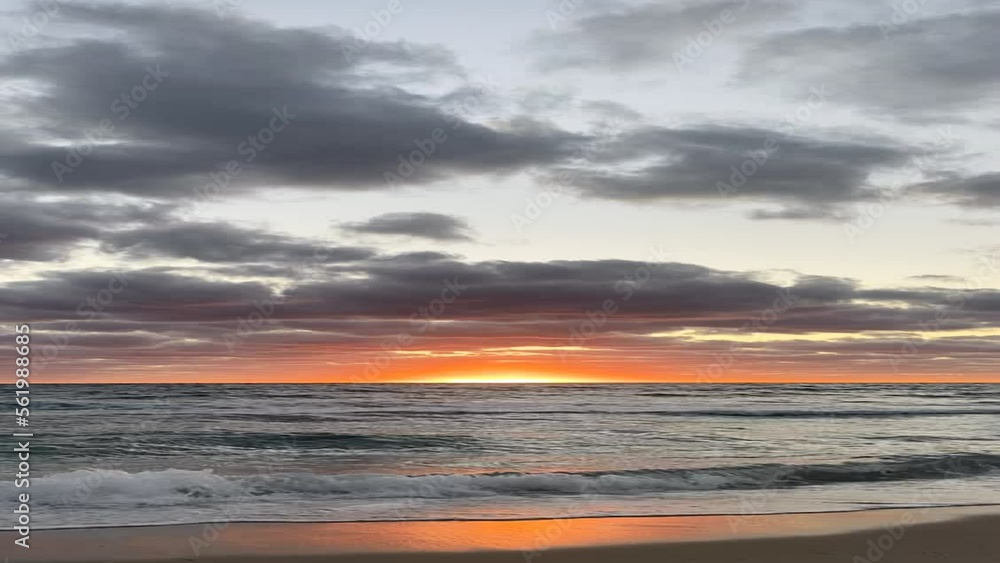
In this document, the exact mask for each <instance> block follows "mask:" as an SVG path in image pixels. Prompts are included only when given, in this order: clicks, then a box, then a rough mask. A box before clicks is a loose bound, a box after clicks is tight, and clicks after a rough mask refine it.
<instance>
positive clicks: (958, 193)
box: [909, 172, 1000, 208]
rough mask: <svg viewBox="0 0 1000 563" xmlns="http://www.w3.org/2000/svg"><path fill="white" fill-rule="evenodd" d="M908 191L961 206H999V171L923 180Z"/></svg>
mask: <svg viewBox="0 0 1000 563" xmlns="http://www.w3.org/2000/svg"><path fill="white" fill-rule="evenodd" d="M909 191H910V193H911V194H916V195H924V196H931V197H934V198H937V199H940V200H943V201H947V202H949V203H953V204H955V205H960V206H963V207H972V208H995V207H998V206H1000V172H989V173H986V174H978V175H975V176H964V177H954V178H947V179H942V180H934V181H931V182H924V183H921V184H917V185H915V186H912V187H911V188H910V189H909Z"/></svg>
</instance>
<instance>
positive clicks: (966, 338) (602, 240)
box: [0, 0, 1000, 383]
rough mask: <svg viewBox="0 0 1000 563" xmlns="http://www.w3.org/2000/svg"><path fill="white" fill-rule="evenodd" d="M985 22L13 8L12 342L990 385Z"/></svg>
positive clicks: (716, 8) (688, 11)
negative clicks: (24, 333) (21, 336)
mask: <svg viewBox="0 0 1000 563" xmlns="http://www.w3.org/2000/svg"><path fill="white" fill-rule="evenodd" d="M998 25H1000V2H998V1H984V0H978V1H973V0H967V1H956V2H948V3H934V2H926V1H924V2H921V1H919V0H908V1H906V2H898V1H897V2H873V1H864V2H862V1H860V0H846V1H841V2H821V1H803V2H792V1H786V0H770V1H764V0H735V1H731V0H725V1H714V0H707V1H706V0H700V1H692V2H639V1H627V0H621V1H615V0H586V1H584V0H563V1H561V2H547V1H544V0H542V1H529V0H513V1H511V2H506V3H493V4H488V3H487V4H482V3H472V2H459V1H457V0H425V1H423V2H420V3H417V2H412V1H408V0H373V1H357V2H351V3H328V2H318V1H308V0H284V1H283V2H280V3H279V2H270V1H265V0H212V1H209V0H205V1H198V2H178V1H168V2H128V3H113V4H112V3H87V2H78V1H76V0H50V1H49V2H47V3H46V2H39V3H22V4H18V3H5V4H4V5H3V7H2V10H0V36H2V41H0V102H2V103H0V114H2V119H0V324H2V325H3V327H4V328H3V331H4V332H3V334H4V338H8V339H10V341H13V338H14V337H13V334H14V330H13V327H14V326H15V325H19V324H28V325H30V327H31V331H32V334H33V335H34V337H33V341H32V345H33V349H32V370H33V371H32V376H33V377H34V378H35V379H36V380H37V381H41V382H168V383H184V382H263V381H269V382H319V381H331V382H354V383H389V382H467V381H475V382H478V381H485V382H522V381H523V382H597V381H613V382H630V381H684V382H701V383H722V382H735V381H740V382H743V381H747V382H795V381H800V382H869V381H871V382H874V381H882V382H893V381H899V382H904V381H905V382H912V381H928V382H933V381H941V382H950V381H971V382H985V381H992V382H1000V361H998V360H997V358H998V357H1000V354H998V352H1000V314H998V313H1000V261H998V251H1000V241H998V238H997V232H998V231H997V227H998V226H1000V214H998V213H997V211H998V209H997V208H998V203H1000V171H998V170H997V169H996V164H995V155H996V154H997V148H998V146H1000V114H998V113H997V111H996V107H998V106H997V101H1000V94H998V93H1000V89H998V86H1000V60H998V59H997V57H996V53H997V52H1000V36H998V35H997V34H996V33H995V30H996V28H997V26H998ZM0 355H5V356H4V357H9V358H10V359H13V357H14V356H13V353H12V352H11V351H10V350H8V349H7V348H6V347H4V348H3V351H2V352H0ZM8 375H9V377H8ZM8 375H0V378H6V379H5V380H10V379H13V374H8Z"/></svg>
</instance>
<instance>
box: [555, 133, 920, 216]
mask: <svg viewBox="0 0 1000 563" xmlns="http://www.w3.org/2000/svg"><path fill="white" fill-rule="evenodd" d="M918 154H920V150H918V149H916V148H912V147H906V146H904V145H900V144H898V143H895V142H892V141H889V140H885V139H876V138H853V139H822V138H810V137H805V136H793V135H790V134H785V133H783V132H782V131H781V130H780V129H779V130H765V129H756V128H743V127H718V126H706V127H700V128H686V129H667V128H659V127H647V128H645V129H642V130H638V131H632V132H629V133H627V134H624V135H622V136H621V137H620V138H619V139H617V140H615V141H614V142H611V143H609V144H608V146H607V148H606V149H605V150H604V151H602V152H598V153H597V154H596V156H595V158H594V159H592V162H590V163H587V164H586V165H585V166H583V167H578V168H572V167H566V168H564V169H562V170H559V171H556V172H555V173H554V174H555V175H558V174H567V175H569V177H570V178H571V179H572V184H573V185H574V186H575V187H576V188H577V189H578V190H579V192H580V193H581V195H583V196H584V197H593V198H600V199H611V200H623V201H632V202H648V201H669V200H675V201H679V200H708V201H722V200H723V199H736V200H742V201H749V202H758V203H768V202H777V203H780V204H783V205H786V206H788V208H787V209H780V210H777V211H774V210H771V211H758V212H756V214H755V216H756V217H757V218H761V219H774V218H786V219H788V218H791V219H814V218H832V217H835V216H836V211H835V209H834V207H835V206H837V205H839V204H844V203H852V202H858V201H866V200H869V199H874V198H875V196H876V194H875V191H874V190H873V189H872V187H871V186H869V185H868V177H869V175H870V174H872V173H873V172H875V171H877V170H880V169H889V168H894V167H899V166H902V165H903V164H905V163H906V162H908V161H909V160H910V159H912V158H913V157H915V156H917V155H918ZM632 162H638V163H639V164H638V165H632V164H631V163H632ZM595 163H596V166H595Z"/></svg>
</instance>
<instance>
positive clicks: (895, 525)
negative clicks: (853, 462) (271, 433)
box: [0, 505, 1000, 563]
mask: <svg viewBox="0 0 1000 563" xmlns="http://www.w3.org/2000/svg"><path fill="white" fill-rule="evenodd" d="M997 529H1000V507H998V506H997V505H987V506H978V507H969V506H962V507H915V508H884V509H883V508H877V509H872V510H862V511H844V512H819V513H816V512H810V513H785V514H763V515H697V516H641V517H625V516H623V517H611V518H607V517H598V518H594V517H578V518H561V519H545V520H537V519H536V520H477V521H469V520H466V521H443V520H430V521H396V522H352V523H346V522H345V523H227V522H219V523H209V524H182V525H167V526H141V527H118V528H74V529H55V530H32V534H31V549H19V548H16V547H12V548H11V549H12V550H15V549H16V551H11V550H5V551H9V553H10V556H11V557H10V561H11V563H18V562H21V561H26V562H52V563H56V562H65V563H91V562H95V563H96V562H98V561H102V562H103V561H109V560H113V561H116V562H145V563H148V562H152V561H161V562H181V561H195V560H197V561H206V562H207V563H215V562H217V563H229V562H235V561H245V560H247V559H253V560H258V561H262V562H263V561H272V560H273V561H286V560H295V561H298V562H299V563H318V562H320V561H329V560H333V559H336V560H338V561H345V560H349V561H359V562H360V561H365V562H370V563H377V562H399V563H429V562H431V561H432V559H431V558H433V561H440V560H441V558H445V559H448V560H449V561H465V560H469V561H473V560H474V561H481V560H484V559H489V560H491V561H497V562H500V561H510V562H516V561H520V562H522V563H538V562H541V563H548V562H550V561H551V562H552V563H562V562H563V561H566V562H570V561H584V562H587V561H607V560H611V559H629V560H637V561H639V562H644V561H646V560H647V559H648V560H649V561H653V559H658V560H660V561H662V560H663V559H664V558H668V559H673V558H676V559H679V560H685V558H688V559H690V560H692V561H695V560H697V561H700V560H702V558H704V560H705V561H726V560H734V559H737V558H741V559H740V560H741V561H761V562H763V561H768V562H770V563H779V562H784V561H789V562H791V561H797V562H799V563H809V562H811V561H827V560H829V561H841V562H846V561H852V557H854V556H859V557H861V559H862V560H864V561H869V562H873V561H874V560H875V559H873V558H872V557H867V556H866V555H865V550H866V549H870V550H873V557H874V556H875V555H877V554H878V552H879V551H882V552H884V554H885V556H886V557H884V558H883V557H881V556H879V557H878V558H877V560H879V561H880V562H891V561H896V560H897V558H898V561H901V562H902V561H906V562H907V563H918V562H921V561H925V560H927V561H930V560H931V559H927V558H925V556H926V555H927V554H929V553H930V554H932V553H937V554H941V553H947V554H949V555H950V556H951V558H952V560H956V561H962V562H963V563H976V562H979V561H984V562H986V561H990V562H995V561H996V560H997V559H996V556H997V554H1000V537H998V536H997V535H996V534H995V530H997ZM917 532H919V533H917ZM16 537H17V535H16V532H0V541H2V542H4V543H6V544H7V545H12V542H13V540H14V539H15V538H16ZM869 540H871V542H873V543H869ZM879 542H881V543H879ZM880 545H881V546H882V547H879V546H880ZM872 546H874V547H872ZM963 546H964V547H963ZM470 554H474V555H470ZM727 554H728V555H727ZM833 556H836V557H833ZM936 560H940V558H939V559H936ZM853 561H854V563H862V562H861V561H859V560H857V559H854V560H853Z"/></svg>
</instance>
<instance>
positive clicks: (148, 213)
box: [0, 194, 173, 262]
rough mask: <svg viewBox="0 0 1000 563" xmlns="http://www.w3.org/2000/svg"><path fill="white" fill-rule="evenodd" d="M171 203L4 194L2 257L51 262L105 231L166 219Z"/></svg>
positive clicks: (0, 214)
mask: <svg viewBox="0 0 1000 563" xmlns="http://www.w3.org/2000/svg"><path fill="white" fill-rule="evenodd" d="M172 211H173V207H172V206H168V205H162V204H148V203H134V202H131V203H130V202H122V201H98V200H64V199H60V200H41V199H37V198H34V197H30V196H28V195H26V194H22V195H18V196H12V195H10V194H7V195H0V234H2V236H0V260H23V261H32V262H48V261H53V260H61V259H64V258H66V257H67V256H68V255H69V254H70V253H71V252H72V251H73V250H74V249H76V248H77V245H78V244H79V243H81V242H83V241H86V240H93V239H98V238H99V237H100V236H101V234H102V232H105V231H107V230H109V229H114V228H118V227H122V226H128V225H132V224H137V223H143V224H150V225H152V224H157V223H160V222H163V221H166V220H167V217H168V215H169V213H170V212H172Z"/></svg>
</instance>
